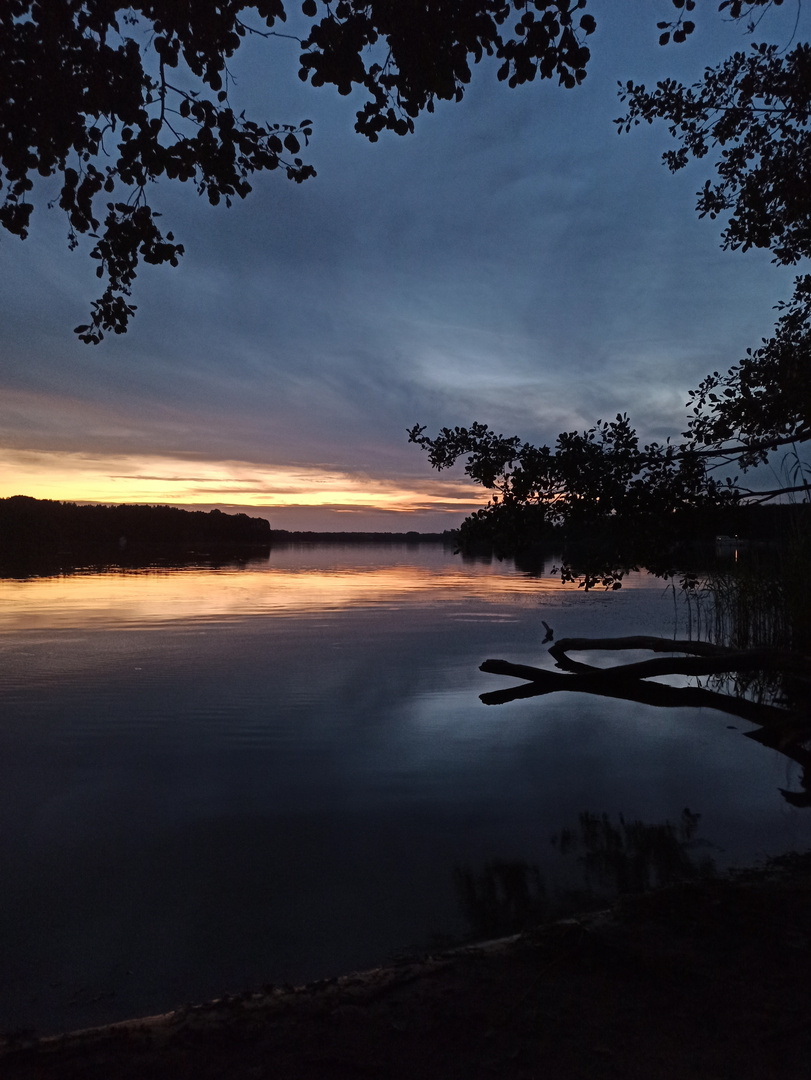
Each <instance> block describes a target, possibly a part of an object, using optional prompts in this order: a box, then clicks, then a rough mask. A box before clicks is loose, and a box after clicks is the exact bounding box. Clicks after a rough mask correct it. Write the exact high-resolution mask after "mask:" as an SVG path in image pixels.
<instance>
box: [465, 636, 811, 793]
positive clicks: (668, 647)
mask: <svg viewBox="0 0 811 1080" xmlns="http://www.w3.org/2000/svg"><path fill="white" fill-rule="evenodd" d="M642 649H646V650H650V651H651V652H659V653H664V652H666V653H669V654H671V655H669V656H668V657H657V658H655V659H652V660H642V661H637V662H635V663H630V664H615V665H614V666H612V667H607V668H601V667H597V666H595V665H593V664H587V663H584V662H583V661H581V660H572V659H571V657H570V656H569V655H568V654H569V653H570V652H587V651H596V650H599V651H614V650H616V651H619V650H623V651H628V650H634V651H638V650H642ZM549 653H550V655H551V656H552V657H553V658H554V659H555V661H556V666H557V667H558V668H559V669H562V670H558V671H550V670H549V669H545V668H539V667H534V666H532V665H530V664H513V663H511V662H510V661H509V660H494V659H491V660H485V661H484V663H483V664H482V665H481V668H480V670H481V671H486V672H488V673H489V674H492V675H508V676H510V677H512V678H517V679H523V680H525V681H524V682H523V683H522V684H521V685H520V686H513V687H506V688H505V689H503V690H494V691H491V692H489V693H485V694H481V695H480V698H481V700H482V701H483V702H484V704H485V705H503V704H506V703H507V702H509V701H516V700H518V699H520V698H530V697H541V696H543V695H545V694H553V693H560V692H569V693H577V694H596V695H598V696H600V697H611V698H621V699H623V700H625V701H637V702H640V703H642V704H645V705H653V706H655V707H657V708H667V709H680V708H694V709H697V708H707V709H716V710H717V711H719V712H723V713H726V714H727V715H729V716H736V717H738V718H740V719H742V720H746V721H749V722H750V723H753V724H756V725H757V726H758V727H759V728H761V729H762V730H761V731H757V732H752V733H751V737H752V738H753V739H756V740H757V741H758V742H761V743H763V744H764V745H766V746H771V747H773V748H774V749H776V750H779V751H780V752H781V753H782V754H785V755H786V756H787V757H789V758H791V759H792V760H793V761H796V762H798V763H799V764H800V765H802V766H803V768H804V769H806V770H807V771H808V773H809V774H810V775H811V751H809V750H808V749H807V743H808V742H809V740H811V716H809V713H808V709H807V707H805V702H807V700H808V692H807V691H808V689H811V678H810V677H809V672H811V660H809V658H808V657H805V656H801V655H799V654H797V653H792V652H789V651H787V650H784V649H731V648H728V647H725V646H722V645H712V644H710V643H708V642H696V641H674V640H671V639H668V638H657V637H622V638H563V639H562V640H560V641H558V642H557V643H556V644H555V645H553V646H552V647H551V648H550V649H549ZM674 653H687V654H689V655H687V656H684V655H681V656H676V655H673V654H674ZM753 671H765V672H770V673H778V672H779V673H782V674H785V675H788V676H790V678H791V679H792V680H793V682H794V684H795V686H799V687H800V688H801V693H800V694H799V696H798V701H800V704H799V705H795V706H794V707H791V708H789V707H783V706H781V705H772V704H766V703H762V702H757V701H750V700H748V699H746V698H744V697H740V696H737V695H735V694H724V693H719V692H717V691H715V690H708V689H706V688H704V687H701V686H667V685H664V684H663V683H657V682H649V681H647V680H648V679H650V678H652V677H654V676H663V675H694V676H704V675H725V674H729V675H732V674H736V673H741V672H753ZM783 794H784V795H785V796H786V798H788V799H789V800H790V801H796V800H797V799H799V800H801V802H800V803H799V804H801V805H808V804H809V802H811V795H809V794H808V793H802V794H800V795H794V794H792V793H790V792H784V793H783Z"/></svg>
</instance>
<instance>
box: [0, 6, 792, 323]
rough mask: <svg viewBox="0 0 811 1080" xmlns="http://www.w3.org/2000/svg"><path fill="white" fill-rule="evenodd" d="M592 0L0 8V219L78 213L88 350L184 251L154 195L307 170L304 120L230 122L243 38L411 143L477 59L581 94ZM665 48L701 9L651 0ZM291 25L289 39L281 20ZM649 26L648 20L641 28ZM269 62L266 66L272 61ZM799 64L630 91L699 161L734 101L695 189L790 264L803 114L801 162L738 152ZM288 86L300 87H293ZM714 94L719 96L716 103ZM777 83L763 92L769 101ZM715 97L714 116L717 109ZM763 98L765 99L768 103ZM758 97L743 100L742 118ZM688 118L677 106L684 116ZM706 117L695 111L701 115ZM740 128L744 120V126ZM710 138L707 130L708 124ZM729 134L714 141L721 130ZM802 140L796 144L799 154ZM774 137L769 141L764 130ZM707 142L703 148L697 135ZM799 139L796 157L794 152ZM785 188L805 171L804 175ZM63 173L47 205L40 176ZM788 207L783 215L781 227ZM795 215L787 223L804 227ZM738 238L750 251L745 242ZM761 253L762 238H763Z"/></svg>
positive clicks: (736, 65) (240, 187) (71, 221)
mask: <svg viewBox="0 0 811 1080" xmlns="http://www.w3.org/2000/svg"><path fill="white" fill-rule="evenodd" d="M780 3H782V0H749V2H747V3H743V2H742V0H725V2H723V3H720V4H719V10H720V11H722V12H725V13H726V14H727V15H728V16H731V17H732V18H733V19H741V20H743V19H751V18H753V16H754V14H755V13H756V12H757V11H758V9H766V8H768V7H771V6H779V4H780ZM588 4H589V0H465V2H464V3H459V2H457V0H303V2H302V3H301V4H299V3H298V2H296V3H295V4H288V5H287V6H286V5H285V3H284V0H216V2H211V3H186V4H179V3H176V2H175V0H133V2H132V3H130V4H128V5H124V4H121V3H119V2H118V0H60V2H59V3H48V2H46V0H6V2H5V3H4V4H3V5H2V6H0V193H2V205H0V224H1V225H2V226H3V227H4V228H5V229H6V230H8V231H9V232H10V233H12V234H14V235H16V236H19V237H21V238H25V236H26V235H27V233H28V228H29V224H30V220H31V215H32V211H33V208H34V205H35V204H36V203H43V202H46V203H48V204H49V205H58V206H59V207H60V208H61V210H63V211H64V213H65V214H66V217H67V225H68V231H67V236H68V243H69V245H70V246H71V247H72V248H73V247H76V246H77V245H78V244H79V240H80V237H82V236H83V235H84V236H88V237H89V238H90V239H92V240H93V241H94V244H93V247H92V248H91V250H90V257H91V258H92V259H94V260H95V261H96V262H97V263H98V265H97V267H96V274H97V276H98V278H99V279H100V281H101V282H102V284H103V292H102V295H101V297H99V298H98V299H97V300H96V301H94V302H93V304H92V308H91V318H90V322H89V323H86V324H82V325H81V326H79V327H77V328H76V332H77V333H78V335H79V337H80V338H81V340H82V341H84V342H88V343H94V344H97V343H98V342H99V341H101V339H102V338H103V336H104V334H105V332H107V331H114V332H115V333H119V334H120V333H123V332H125V331H126V329H127V326H128V324H129V321H130V319H131V317H132V316H133V314H134V311H135V305H134V304H132V303H131V302H130V299H129V298H130V296H131V291H132V286H133V283H134V281H135V278H136V276H137V272H138V269H139V266H140V264H141V263H147V264H153V265H160V264H170V265H172V266H176V265H177V264H178V261H179V259H180V258H181V256H182V255H183V253H184V245H183V243H182V242H181V241H180V240H179V239H176V238H175V235H174V233H173V232H172V230H171V229H168V228H164V226H163V224H162V223H160V222H159V220H158V219H159V218H160V216H161V214H160V211H159V210H158V209H157V208H156V206H155V196H156V191H155V186H154V185H155V184H156V182H158V181H172V182H177V183H191V184H193V185H194V186H195V188H196V189H197V191H198V193H199V194H200V195H201V196H205V197H206V198H207V199H208V200H209V201H210V202H211V203H212V204H218V203H225V204H226V205H230V204H231V203H232V201H233V200H234V199H235V198H239V199H244V198H245V197H246V196H247V195H248V194H249V192H250V191H251V188H252V182H253V178H254V176H255V174H257V173H262V172H268V171H274V172H279V173H281V174H282V175H283V176H286V177H287V178H288V179H289V180H292V181H293V182H294V183H302V182H303V181H305V180H308V179H310V178H311V177H313V176H315V168H314V166H313V165H312V163H310V162H307V161H305V160H304V157H303V154H304V150H305V148H306V147H307V146H308V143H309V140H310V137H311V136H312V135H313V125H312V122H311V121H310V120H309V119H306V118H305V119H302V120H298V119H296V120H295V121H294V122H290V118H287V120H286V121H282V120H277V121H274V122H267V121H265V120H259V119H256V118H251V117H246V115H245V112H244V111H240V110H239V104H238V102H237V100H236V94H235V89H234V81H233V78H232V75H231V70H230V67H229V64H231V63H232V61H233V59H234V57H235V55H236V53H237V52H238V50H239V49H240V47H241V45H242V44H243V42H244V41H245V40H246V39H247V38H248V37H249V36H259V37H262V38H266V39H268V40H269V41H270V39H275V38H288V39H292V40H293V42H294V43H297V45H298V49H299V54H298V72H297V74H298V77H299V78H300V79H301V80H302V81H303V82H305V83H309V84H310V85H311V86H313V87H322V86H325V85H332V86H334V87H336V88H337V90H338V92H339V93H340V94H344V95H346V94H349V93H351V92H353V91H358V92H359V93H360V94H361V98H362V104H361V107H360V108H359V110H358V111H357V114H356V124H355V129H356V131H357V132H358V133H359V134H361V135H363V136H364V137H365V138H367V139H369V140H371V141H373V142H374V141H376V140H377V139H378V138H379V136H380V135H381V133H382V132H384V131H388V132H392V133H394V134H396V135H407V134H408V133H410V132H413V131H414V126H415V120H416V119H417V118H418V117H419V116H420V114H421V113H423V112H432V111H433V110H434V107H435V102H436V101H437V100H448V101H460V100H461V99H462V98H463V96H464V93H465V90H466V87H467V85H468V84H469V83H470V81H471V78H472V69H473V67H474V66H475V65H476V64H478V63H479V62H480V61H481V60H482V59H483V58H484V57H485V56H489V57H493V58H495V60H496V61H497V76H498V79H499V80H501V81H503V82H506V83H507V84H508V86H510V87H516V86H518V85H520V84H523V83H527V82H532V81H533V80H535V79H539V80H544V79H546V80H556V81H557V82H558V83H559V84H560V85H561V86H563V87H565V88H567V89H573V88H575V87H576V86H577V85H578V84H580V83H581V82H582V81H583V80H584V79H585V77H586V72H587V69H588V64H589V60H590V55H591V54H590V50H589V47H588V44H587V40H588V38H589V37H590V36H591V35H592V34H593V33H594V31H595V29H596V27H597V22H596V18H595V16H594V15H593V14H592V13H591V12H590V11H589V10H588ZM659 4H660V9H659V11H660V14H666V13H667V12H668V11H669V12H670V13H671V14H673V9H675V17H673V18H671V19H670V20H667V19H660V21H659V22H658V27H659V30H660V31H661V33H660V42H661V43H662V44H667V43H670V42H675V43H680V42H683V41H685V40H686V39H687V37H688V36H689V35H690V34H692V33H693V31H694V30H695V24H694V22H693V21H692V19H691V18H690V15H691V13H692V11H693V10H694V8H695V6H696V3H695V0H659ZM288 15H289V16H290V23H291V25H289V26H288ZM648 17H649V16H648V14H647V13H645V16H644V18H645V19H647V18H648ZM271 58H273V57H272V54H271ZM803 64H807V54H806V52H804V51H803V49H800V48H798V49H797V50H795V52H794V53H793V54H791V56H787V57H782V56H780V55H778V54H777V53H776V52H775V51H774V50H770V49H767V50H766V51H765V52H764V53H762V54H758V56H757V57H744V55H743V54H741V57H738V56H737V54H736V57H735V58H733V59H732V61H731V62H730V65H727V67H725V68H724V69H723V70H722V71H719V72H717V73H716V74H715V75H714V76H713V79H712V81H711V82H710V81H709V80H705V82H706V86H705V87H704V89H703V90H702V92H701V93H699V92H698V91H694V90H691V89H685V88H683V87H679V86H678V85H677V84H675V83H670V82H665V83H661V84H659V87H658V88H657V90H656V91H655V92H654V93H653V94H647V92H646V91H645V88H644V87H635V86H633V85H632V84H630V85H628V86H627V87H626V91H625V92H626V94H627V95H628V99H629V102H630V109H629V114H628V119H627V122H628V123H637V122H639V120H641V119H644V120H648V121H650V120H652V119H653V118H654V117H663V116H665V115H666V114H667V113H668V110H670V111H671V112H672V113H673V116H674V118H675V117H676V116H678V119H674V123H677V124H682V125H685V126H684V130H683V132H682V134H683V136H684V142H685V146H684V148H683V149H682V150H681V151H679V152H677V153H676V154H675V155H674V157H673V160H672V162H671V165H672V167H680V166H681V165H682V164H683V163H684V160H685V159H684V154H685V153H692V154H693V155H694V156H702V155H703V154H704V153H706V151H707V146H708V145H709V141H712V140H718V139H722V135H721V133H720V132H721V127H722V126H723V122H724V118H726V120H727V124H728V126H730V127H731V129H733V130H734V131H742V130H743V122H742V121H738V120H737V119H735V118H731V117H730V114H729V111H728V108H727V106H726V105H725V104H723V101H725V100H726V97H725V95H726V96H729V94H730V93H737V94H738V96H739V98H740V102H739V104H736V106H735V109H736V110H737V111H738V112H739V111H740V110H741V109H746V108H748V109H749V113H750V115H751V117H752V118H753V119H752V120H751V122H750V123H749V124H748V127H747V135H746V140H745V144H744V145H743V146H742V153H743V158H741V157H740V154H739V155H738V157H737V158H736V164H735V165H734V166H731V170H730V171H729V172H728V173H727V172H726V171H724V172H722V176H723V177H724V180H723V183H722V185H720V186H719V185H709V186H708V187H707V188H706V189H705V193H704V195H703V198H704V202H705V204H706V207H707V212H708V213H712V214H715V213H718V212H721V211H722V210H723V211H725V210H727V209H729V205H730V204H729V203H728V199H729V198H731V197H732V196H733V195H736V196H737V202H736V204H735V206H736V212H737V210H738V208H739V207H743V213H742V216H741V215H739V219H736V221H737V220H740V221H742V222H744V224H743V226H742V227H743V232H741V231H740V229H739V228H738V226H737V225H736V224H735V223H730V227H729V237H730V243H731V244H737V243H739V242H740V243H744V244H748V243H755V244H762V243H763V242H764V237H766V240H769V237H768V236H766V234H765V233H764V232H763V219H764V214H765V215H766V216H767V217H768V220H770V221H773V222H774V228H775V229H776V230H777V235H778V236H779V239H780V242H781V244H782V245H783V247H782V249H781V250H785V252H786V253H789V254H790V253H791V252H797V251H798V250H799V245H800V237H799V235H798V230H797V229H794V228H792V226H791V222H790V220H788V219H789V218H791V216H792V213H793V210H792V208H793V207H794V205H795V204H796V202H797V200H800V201H801V200H802V199H807V196H806V195H805V194H804V192H803V191H801V190H799V189H801V188H802V187H803V185H802V183H801V182H799V180H798V182H797V183H796V184H795V190H794V191H793V192H792V191H790V190H789V186H790V185H788V184H787V183H783V184H782V186H781V185H780V183H779V178H778V174H781V171H782V168H783V164H786V165H792V164H797V163H798V161H799V157H801V156H802V152H803V148H802V146H801V145H800V142H801V140H800V139H799V135H800V133H801V132H802V131H803V125H804V123H805V119H806V114H805V113H804V112H803V109H804V108H805V109H807V102H805V103H803V102H801V101H800V100H799V97H798V98H797V100H792V101H791V102H784V100H783V99H782V98H780V97H779V93H778V91H774V93H775V94H777V95H778V96H777V97H775V98H773V100H774V101H779V103H780V107H781V108H782V109H783V113H784V121H785V131H784V133H783V141H784V142H785V143H786V145H787V153H788V152H789V150H791V147H793V150H791V152H792V153H793V155H794V156H793V157H791V159H790V160H789V158H788V157H787V159H786V161H785V162H782V161H778V160H772V162H771V163H772V168H771V170H769V168H768V164H769V163H768V161H764V162H763V163H762V168H761V170H760V172H758V173H754V172H753V171H752V170H751V168H750V166H749V159H748V157H747V155H751V153H755V154H760V153H761V152H762V146H763V137H762V134H761V126H760V125H759V124H758V123H757V122H756V121H757V117H758V116H759V115H760V113H759V112H758V108H759V106H758V104H757V101H759V99H760V97H762V96H763V94H764V93H766V94H767V96H768V94H769V93H772V91H771V90H769V87H774V85H775V84H776V82H779V81H780V80H781V79H782V80H783V81H784V82H785V83H789V82H790V81H791V80H792V79H794V81H795V82H796V78H797V77H798V76H797V72H798V71H799V69H800V68H801V67H802V65H803ZM292 74H293V73H292V72H291V77H292ZM711 86H712V90H713V93H715V99H712V98H707V92H708V91H709V89H710V87H711ZM764 87H766V90H764ZM713 100H714V101H715V104H713ZM770 100H772V99H770ZM747 102H748V104H747ZM685 109H686V112H685ZM702 110H703V111H702ZM735 115H736V116H737V112H736V114H735ZM713 124H715V127H713ZM719 125H721V127H719ZM792 133H793V135H795V136H797V138H796V139H795V142H796V145H794V144H791V139H792V137H793V136H792ZM766 139H767V141H768V136H766ZM702 140H703V141H702ZM789 144H791V146H790V145H789ZM761 174H763V175H764V176H767V177H768V178H769V179H770V180H771V181H772V182H773V183H774V185H775V195H774V197H773V198H772V199H771V201H767V202H766V203H764V202H763V194H762V192H759V191H758V190H757V185H758V182H759V180H760V178H761ZM791 175H792V176H794V177H797V178H799V177H800V176H802V175H803V174H802V173H801V172H798V171H796V170H794V171H793V172H792V173H791ZM43 177H53V178H55V181H56V190H55V192H54V191H53V190H52V189H49V188H48V187H47V186H43V184H42V183H41V182H39V179H38V178H43ZM781 199H782V202H783V204H785V208H786V218H787V220H785V221H784V220H778V217H777V216H776V214H775V205H774V204H775V200H777V201H778V202H779V201H780V200H781ZM794 216H795V217H796V214H795V215H794ZM741 238H742V239H741ZM769 242H770V241H769Z"/></svg>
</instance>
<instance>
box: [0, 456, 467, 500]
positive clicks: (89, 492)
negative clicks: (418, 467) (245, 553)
mask: <svg viewBox="0 0 811 1080" xmlns="http://www.w3.org/2000/svg"><path fill="white" fill-rule="evenodd" d="M11 495H30V496H32V497H33V498H37V499H55V500H60V501H65V502H81V503H112V504H119V503H141V504H153V505H154V504H169V505H173V506H195V505H207V506H210V505H212V504H222V505H239V506H240V507H249V506H255V507H256V508H257V509H263V510H266V509H277V508H281V507H296V506H297V507H328V506H333V507H334V506H339V507H342V508H345V509H347V510H356V509H361V508H362V509H368V510H387V511H395V512H401V513H409V512H413V511H417V510H434V511H439V512H442V511H448V512H454V513H456V514H459V513H460V512H461V513H469V512H471V511H472V510H474V509H476V508H477V507H478V506H480V505H481V500H480V499H479V500H477V499H476V498H475V497H474V495H475V489H474V488H473V487H472V485H471V484H470V483H469V482H468V483H466V482H460V481H448V480H442V481H440V480H435V479H433V478H432V477H431V476H426V480H425V483H424V484H423V483H421V482H418V483H415V484H414V485H413V486H411V485H409V484H408V483H405V482H402V481H399V482H398V481H387V480H385V479H378V478H375V477H369V476H365V475H363V474H360V473H352V472H350V471H341V470H328V469H323V468H319V467H318V466H311V465H290V466H276V465H261V464H256V463H253V462H245V461H207V460H194V459H187V458H172V457H167V456H154V457H152V456H147V455H134V454H131V455H120V456H115V457H111V456H94V455H92V454H83V453H59V452H56V451H32V450H0V498H8V497H9V496H11Z"/></svg>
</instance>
